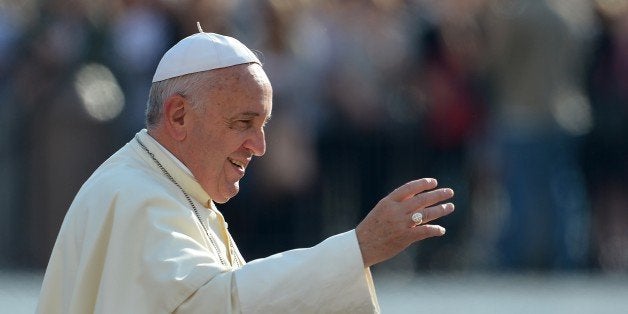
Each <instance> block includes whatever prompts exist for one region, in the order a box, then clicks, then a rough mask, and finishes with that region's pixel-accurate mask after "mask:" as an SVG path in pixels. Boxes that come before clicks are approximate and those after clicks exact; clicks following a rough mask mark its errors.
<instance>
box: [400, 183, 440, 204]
mask: <svg viewBox="0 0 628 314" xmlns="http://www.w3.org/2000/svg"><path fill="white" fill-rule="evenodd" d="M437 184H438V182H437V181H436V179H431V178H423V179H419V180H414V181H410V182H408V183H406V184H404V185H402V186H400V187H398V188H397V189H395V190H394V191H392V192H391V193H390V194H388V197H389V198H390V199H391V200H393V201H397V202H401V201H405V200H406V199H408V198H410V197H412V196H414V195H415V194H418V193H421V192H423V191H427V190H431V189H433V188H435V187H436V185H437Z"/></svg>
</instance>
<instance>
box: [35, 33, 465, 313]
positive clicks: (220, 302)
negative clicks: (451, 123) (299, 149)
mask: <svg viewBox="0 0 628 314" xmlns="http://www.w3.org/2000/svg"><path fill="white" fill-rule="evenodd" d="M271 110H272V89H271V85H270V82H269V80H268V78H267V77H266V74H265V73H264V71H263V69H262V66H261V64H260V62H259V60H258V59H257V57H256V56H255V55H254V54H253V53H252V52H251V51H250V50H249V49H248V48H246V47H245V46H244V45H243V44H241V43H240V42H239V41H237V40H235V39H233V38H230V37H226V36H221V35H217V34H212V33H204V32H202V31H201V32H200V33H198V34H195V35H192V36H190V37H187V38H185V39H183V40H182V41H180V42H179V43H177V44H176V45H175V46H174V47H172V48H171V49H170V50H169V51H168V52H166V54H165V55H164V56H163V58H162V60H161V62H160V63H159V65H158V67H157V70H156V73H155V76H154V78H153V85H152V87H151V90H150V96H149V101H148V109H147V118H146V124H147V130H142V131H140V132H139V133H138V134H137V135H136V136H135V138H134V139H132V140H131V141H130V142H129V143H128V144H126V145H125V146H124V147H123V148H121V149H120V150H119V151H118V152H116V153H115V154H114V155H113V156H111V157H110V158H109V159H108V160H107V161H105V162H104V163H103V164H102V165H101V166H100V167H99V168H98V169H97V170H96V171H95V172H94V174H93V175H92V176H91V177H90V178H89V179H88V180H87V182H86V183H85V184H84V185H83V186H82V188H81V189H80V191H79V192H78V194H77V196H76V198H75V200H74V202H73V203H72V205H71V206H70V209H69V211H68V213H67V216H66V218H65V220H64V222H63V225H62V227H61V231H60V233H59V236H58V238H57V242H56V244H55V247H54V250H53V252H52V256H51V258H50V263H49V264H48V268H47V271H46V275H45V278H44V282H43V286H42V292H41V297H40V301H39V305H38V309H37V311H38V312H39V313H93V312H96V313H171V312H177V313H240V312H242V313H287V312H291V313H310V312H320V313H334V312H342V313H372V312H378V311H379V306H378V304H377V298H376V295H375V291H374V288H373V283H372V278H371V274H370V270H369V267H370V266H371V265H373V264H375V263H378V262H381V261H384V260H386V259H389V258H391V257H392V256H394V255H396V254H397V253H399V252H400V251H402V250H403V249H404V248H406V247H407V246H408V245H410V244H412V243H413V242H416V241H419V240H422V239H425V238H428V237H432V236H440V235H443V234H444V233H445V230H444V229H443V228H442V227H440V226H436V225H429V224H423V223H426V222H429V221H431V220H433V219H436V218H439V217H441V216H443V215H446V214H449V213H451V212H452V211H453V209H454V206H453V204H450V203H448V204H442V205H436V204H437V203H439V202H441V201H444V200H446V199H448V198H450V197H452V195H453V191H452V190H451V189H435V188H436V184H437V183H436V180H434V179H421V180H416V181H412V182H409V183H406V184H405V185H403V186H401V187H399V188H398V189H396V190H395V191H393V192H392V193H391V194H390V195H388V196H387V197H385V198H384V199H382V200H381V201H380V202H379V203H378V204H377V205H376V206H375V208H373V210H372V211H371V212H370V213H369V214H368V215H367V217H366V218H365V219H364V220H363V221H362V222H361V223H360V224H359V225H358V226H357V227H356V228H355V230H351V231H348V232H345V233H343V234H339V235H336V236H332V237H330V238H328V239H326V240H325V241H323V242H321V243H320V244H318V245H316V246H314V247H312V248H308V249H299V250H292V251H288V252H283V253H279V254H276V255H273V256H270V257H268V258H263V259H259V260H255V261H252V262H250V263H246V262H245V261H244V259H243V258H242V256H241V255H240V252H239V251H238V248H237V246H236V244H235V243H234V241H233V239H232V238H231V236H230V234H229V232H228V230H227V224H226V223H225V221H224V218H223V216H222V214H221V213H220V212H219V211H218V210H217V209H216V207H215V205H214V203H215V202H216V203H224V202H227V201H228V200H229V199H230V198H231V197H233V196H235V195H236V194H237V193H238V190H239V180H240V179H241V178H242V177H243V176H244V172H245V170H246V168H247V166H248V165H249V163H250V162H251V159H252V157H253V156H262V155H263V154H264V152H265V150H266V143H265V137H264V126H265V124H266V122H267V121H268V119H269V118H270V115H271Z"/></svg>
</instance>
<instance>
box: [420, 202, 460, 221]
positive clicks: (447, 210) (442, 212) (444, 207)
mask: <svg viewBox="0 0 628 314" xmlns="http://www.w3.org/2000/svg"><path fill="white" fill-rule="evenodd" d="M454 208H455V206H454V204H453V203H446V204H440V205H436V206H432V207H428V208H425V209H423V210H421V211H415V212H413V213H412V214H414V213H416V212H419V213H421V215H422V216H423V217H422V221H421V223H428V222H430V221H432V220H435V219H438V218H440V217H443V216H446V215H449V214H451V213H452V212H453V211H454ZM410 220H411V219H410ZM409 225H410V227H414V226H415V224H414V223H413V222H409Z"/></svg>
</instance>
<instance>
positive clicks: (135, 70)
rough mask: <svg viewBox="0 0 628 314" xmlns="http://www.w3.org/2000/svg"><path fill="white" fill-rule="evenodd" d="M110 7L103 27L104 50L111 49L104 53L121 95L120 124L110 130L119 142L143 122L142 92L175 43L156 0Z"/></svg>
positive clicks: (168, 21) (163, 9)
mask: <svg viewBox="0 0 628 314" xmlns="http://www.w3.org/2000/svg"><path fill="white" fill-rule="evenodd" d="M112 7H114V8H115V9H114V10H113V14H112V16H111V18H110V22H109V23H110V25H109V27H108V28H107V29H106V30H107V32H108V38H109V40H108V41H107V42H106V44H107V47H106V48H105V50H110V51H111V52H112V53H110V54H106V55H107V57H108V60H107V62H108V63H109V64H111V65H112V70H113V71H114V73H115V74H116V77H117V78H118V79H119V80H120V86H122V88H123V92H124V95H125V97H124V98H125V106H124V109H123V112H122V114H120V115H119V117H118V120H119V122H120V123H118V124H119V125H117V127H116V129H115V130H114V131H115V132H116V133H118V134H116V135H117V136H116V137H117V138H118V139H120V141H126V140H127V138H128V137H129V136H132V135H133V134H135V132H136V130H137V129H139V128H141V127H142V125H143V124H144V108H145V97H146V96H145V93H146V90H148V89H149V88H150V84H149V80H150V77H151V76H152V71H153V70H154V69H155V66H157V63H158V62H159V58H160V57H161V55H163V53H164V52H165V51H166V50H167V49H168V47H169V46H171V44H172V43H174V42H176V39H175V38H176V34H174V33H173V32H172V31H171V30H173V29H175V27H174V26H175V22H174V17H172V14H169V11H168V10H167V8H166V7H165V6H164V5H162V4H161V1H157V0H121V1H118V2H115V3H114V4H113V5H112ZM122 143H123V142H122Z"/></svg>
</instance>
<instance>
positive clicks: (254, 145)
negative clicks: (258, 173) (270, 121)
mask: <svg viewBox="0 0 628 314" xmlns="http://www.w3.org/2000/svg"><path fill="white" fill-rule="evenodd" d="M244 147H245V148H246V149H248V150H250V151H251V152H253V155H255V156H263V155H264V154H265V153H266V135H265V134H264V130H263V129H260V130H256V131H255V133H254V134H252V135H251V136H250V137H249V138H248V139H247V140H246V142H244Z"/></svg>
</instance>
